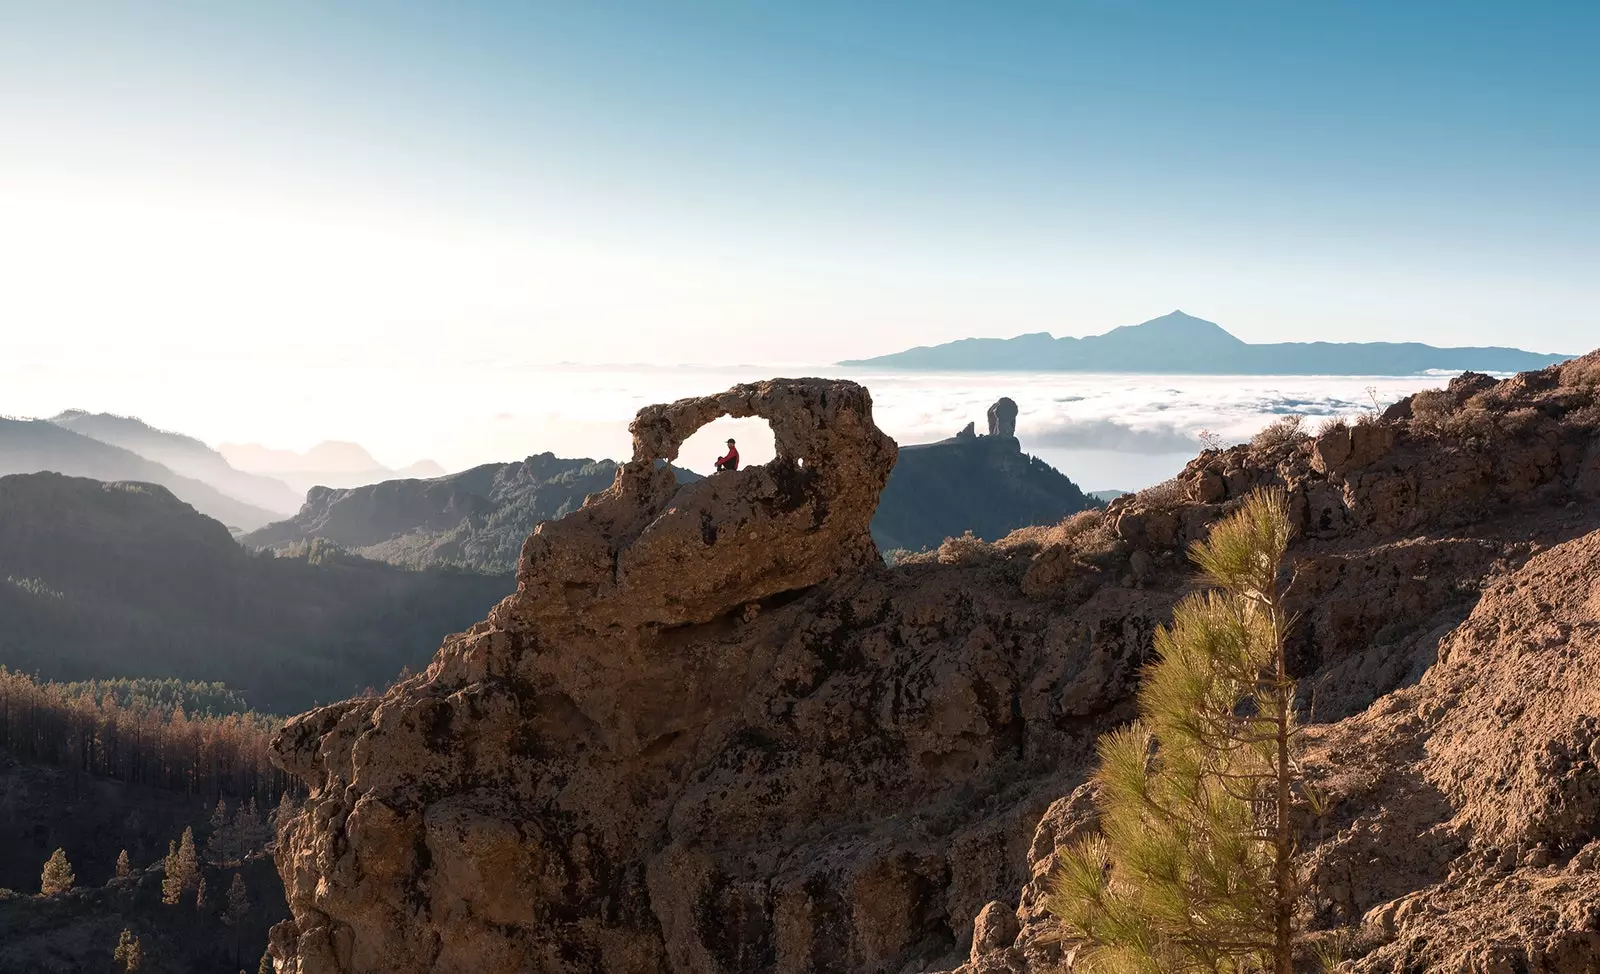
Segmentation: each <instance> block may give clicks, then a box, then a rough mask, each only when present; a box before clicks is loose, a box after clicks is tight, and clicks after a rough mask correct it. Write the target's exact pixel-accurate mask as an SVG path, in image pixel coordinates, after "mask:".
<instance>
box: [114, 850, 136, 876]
mask: <svg viewBox="0 0 1600 974" xmlns="http://www.w3.org/2000/svg"><path fill="white" fill-rule="evenodd" d="M117 878H118V879H132V878H133V863H131V862H129V861H128V850H127V849H123V850H122V851H121V852H119V853H117Z"/></svg>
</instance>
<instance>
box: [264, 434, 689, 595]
mask: <svg viewBox="0 0 1600 974" xmlns="http://www.w3.org/2000/svg"><path fill="white" fill-rule="evenodd" d="M674 474H675V476H677V478H678V482H679V483H690V482H692V481H695V480H699V479H700V475H699V474H696V473H693V472H691V471H688V470H681V469H675V470H674ZM616 476H617V464H616V462H615V461H612V460H590V459H587V458H584V459H575V460H569V459H563V458H561V457H557V456H556V455H555V454H553V453H541V454H538V455H536V456H531V457H528V458H527V459H525V460H518V461H516V462H514V463H489V464H484V465H482V466H478V467H473V468H472V469H471V470H464V471H462V472H461V473H457V474H451V475H450V476H447V477H437V478H434V479H432V480H386V481H384V482H383V483H379V484H371V485H369V486H366V487H352V488H349V489H345V490H335V489H332V488H328V487H314V488H312V489H311V490H310V491H309V492H308V493H307V495H306V503H305V506H304V507H302V508H301V509H300V513H298V514H296V515H295V516H294V517H293V518H290V519H289V520H287V521H280V522H278V523H276V524H269V525H267V526H266V527H264V528H261V529H260V530H258V531H255V532H253V533H251V534H248V535H246V536H245V537H244V538H243V539H242V540H243V542H244V543H245V544H246V545H256V546H260V547H264V548H271V549H274V550H278V551H284V550H294V548H295V546H296V545H303V544H305V543H308V542H310V541H311V540H312V539H316V538H321V539H323V540H326V541H332V542H334V543H336V544H338V545H341V546H343V547H345V548H348V549H350V550H351V551H353V552H355V553H357V554H360V555H363V556H365V557H368V558H374V559H379V560H382V561H387V562H391V563H393V564H396V565H405V566H409V567H420V566H425V565H444V564H449V565H457V566H461V567H465V568H470V569H473V570H477V571H488V572H513V571H515V570H516V567H517V556H518V555H519V554H520V553H521V551H522V542H523V541H525V540H527V537H528V535H530V534H532V533H533V529H534V528H535V527H536V526H538V524H539V522H540V521H547V520H553V519H555V518H559V517H564V516H566V515H567V514H568V513H570V512H571V511H574V510H577V509H578V508H579V507H581V506H583V500H584V498H585V497H587V496H588V495H590V494H593V493H597V492H599V491H602V490H605V489H606V488H607V487H610V486H611V482H612V481H613V480H615V479H616Z"/></svg>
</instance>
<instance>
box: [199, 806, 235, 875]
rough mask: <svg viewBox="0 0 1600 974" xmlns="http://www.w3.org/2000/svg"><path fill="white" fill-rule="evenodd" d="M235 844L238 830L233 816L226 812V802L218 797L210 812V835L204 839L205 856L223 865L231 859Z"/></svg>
mask: <svg viewBox="0 0 1600 974" xmlns="http://www.w3.org/2000/svg"><path fill="white" fill-rule="evenodd" d="M237 846H238V831H237V829H236V828H235V827H234V819H233V817H232V816H231V815H229V814H228V802H227V800H226V799H223V798H218V799H217V807H216V808H215V809H214V810H213V811H212V812H211V835H210V836H209V837H208V838H207V839H206V853H207V856H208V857H209V858H210V859H211V861H212V862H214V863H216V864H217V865H219V866H224V865H227V864H228V863H230V862H232V861H233V858H234V850H235V848H236V847H237Z"/></svg>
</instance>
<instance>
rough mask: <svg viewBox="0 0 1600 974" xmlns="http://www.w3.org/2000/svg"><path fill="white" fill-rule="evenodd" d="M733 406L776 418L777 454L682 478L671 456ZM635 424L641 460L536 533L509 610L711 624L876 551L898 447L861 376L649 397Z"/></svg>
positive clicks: (737, 412)
mask: <svg viewBox="0 0 1600 974" xmlns="http://www.w3.org/2000/svg"><path fill="white" fill-rule="evenodd" d="M724 416H728V417H732V418H735V419H741V418H745V417H751V416H754V417H759V418H761V419H764V420H766V421H767V423H768V425H769V426H770V427H771V429H772V435H773V442H774V447H775V450H776V456H775V458H774V459H773V460H772V462H770V463H766V464H762V465H760V466H755V467H748V468H745V469H743V470H740V471H738V472H737V473H734V474H722V475H718V476H715V477H709V478H707V479H705V480H701V481H696V482H694V483H690V484H679V483H678V482H677V479H676V478H675V477H674V476H673V474H672V471H671V470H670V469H669V467H668V464H670V463H671V462H672V461H673V460H676V459H677V457H678V451H679V449H680V448H681V447H682V445H683V442H684V440H686V439H688V438H689V437H690V436H691V435H693V434H694V432H695V431H696V430H698V429H700V428H701V427H703V426H705V425H706V424H708V423H711V422H713V421H715V420H717V419H720V418H722V417H724ZM629 430H630V431H631V432H632V433H633V457H632V459H630V460H629V461H628V462H627V463H625V464H623V465H622V467H621V468H620V469H619V470H618V471H617V479H616V481H615V482H614V483H613V484H612V486H611V488H610V489H609V490H607V491H605V492H604V493H601V494H597V495H595V496H593V497H590V498H589V500H588V501H587V502H586V503H585V504H584V507H583V509H582V510H580V511H578V512H577V513H576V514H574V515H572V516H570V517H567V518H564V519H562V520H560V521H553V522H547V523H545V524H542V525H540V526H539V528H538V530H536V531H535V532H534V534H533V535H532V536H530V537H529V538H528V541H527V543H526V544H525V545H524V547H523V553H522V561H521V566H520V569H519V572H518V594H517V596H515V597H513V599H512V600H510V601H509V604H506V605H503V606H502V609H503V610H504V611H503V613H502V614H503V615H506V616H508V617H520V618H523V619H528V618H532V617H539V616H545V615H547V614H549V613H562V614H567V613H573V612H581V611H583V610H584V609H585V608H586V607H588V606H590V605H592V604H594V603H595V602H596V601H597V600H602V599H603V600H605V601H606V603H607V606H606V611H607V613H608V615H610V616H612V617H614V618H618V619H619V621H623V622H624V623H625V624H628V625H642V624H656V625H677V624H682V623H686V622H705V621H708V620H710V619H712V618H715V617H716V616H718V615H721V614H722V613H725V612H728V611H730V610H732V609H734V608H736V607H739V606H742V605H744V604H746V603H749V602H753V601H759V600H761V599H764V598H767V597H769V596H772V595H775V594H778V593H780V592H784V591H789V590H793V589H799V588H804V587H807V586H809V585H814V584H816V583H817V582H819V581H822V580H823V579H825V578H828V577H830V576H832V575H834V574H836V573H838V572H839V571H841V570H844V569H846V568H850V567H854V566H861V565H868V564H873V563H875V562H876V561H877V559H878V554H877V548H876V546H875V545H874V544H873V542H872V538H871V535H870V533H869V531H868V528H869V524H870V522H871V520H872V515H873V513H874V511H876V509H877V504H878V495H879V494H880V493H881V492H882V490H883V487H884V484H885V483H887V481H888V479H889V471H890V469H891V468H893V466H894V461H895V456H896V447H895V444H894V441H893V440H891V439H890V438H889V437H888V436H887V435H886V434H884V433H883V431H882V430H880V429H878V427H877V425H876V424H875V423H873V421H872V397H871V395H870V394H869V393H868V392H867V390H866V389H865V388H864V387H863V386H860V385H858V384H856V383H854V382H848V381H844V380H831V379H771V380H768V381H765V382H758V383H749V384H744V385H738V386H734V387H733V388H732V389H729V390H728V391H726V392H723V393H719V394H717V395H712V396H701V397H695V398H690V399H680V400H678V401H677V402H673V403H666V404H663V405H656V406H649V407H646V408H645V409H642V410H640V411H639V414H638V416H637V417H636V418H635V419H634V421H633V423H632V424H630V426H629ZM663 461H664V462H663ZM507 621H510V619H509V618H508V619H507Z"/></svg>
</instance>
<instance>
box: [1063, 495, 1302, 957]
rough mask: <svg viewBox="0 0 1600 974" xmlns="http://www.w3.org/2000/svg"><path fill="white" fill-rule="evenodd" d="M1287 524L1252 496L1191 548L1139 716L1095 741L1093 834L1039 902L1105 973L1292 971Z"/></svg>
mask: <svg viewBox="0 0 1600 974" xmlns="http://www.w3.org/2000/svg"><path fill="white" fill-rule="evenodd" d="M1290 533H1291V532H1290V527H1289V518H1288V509H1287V502H1286V500H1285V498H1284V496H1283V494H1282V493H1281V492H1257V493H1256V494H1253V495H1252V496H1250V497H1249V498H1248V499H1246V501H1245V503H1244V506H1243V507H1242V508H1241V509H1240V510H1238V511H1237V512H1235V513H1234V514H1233V515H1231V516H1229V517H1228V518H1226V519H1225V520H1223V521H1222V522H1221V523H1220V524H1218V525H1217V526H1216V527H1214V528H1213V529H1212V531H1211V534H1210V537H1209V538H1208V539H1207V540H1206V541H1204V542H1201V543H1197V544H1196V545H1195V546H1194V547H1193V548H1192V549H1191V557H1192V558H1193V560H1194V561H1195V563H1196V564H1197V565H1198V566H1199V567H1200V569H1201V571H1202V573H1203V575H1204V577H1205V579H1206V580H1207V581H1209V582H1210V583H1211V584H1212V585H1213V586H1215V588H1214V589H1212V590H1209V591H1205V592H1201V593H1199V594H1196V595H1193V596H1190V597H1189V598H1187V599H1185V600H1184V601H1183V602H1182V603H1180V604H1179V605H1178V607H1177V609H1176V610H1175V611H1174V613H1173V621H1172V625H1171V626H1170V627H1164V628H1162V629H1161V630H1159V631H1158V632H1157V634H1156V641H1155V642H1156V651H1157V654H1158V656H1159V661H1158V662H1156V663H1154V664H1152V665H1151V666H1150V667H1148V668H1147V670H1146V672H1145V674H1144V677H1143V681H1142V685H1141V687H1140V690H1139V713H1140V717H1139V720H1138V721H1136V722H1135V723H1134V724H1133V725H1131V726H1129V727H1127V728H1124V729H1122V730H1119V731H1115V732H1113V733H1111V734H1108V735H1106V737H1104V738H1102V739H1101V742H1100V748H1099V751H1100V758H1101V766H1100V768H1099V770H1098V771H1096V772H1095V774H1094V777H1093V780H1094V782H1095V784H1096V785H1097V786H1098V797H1097V799H1096V801H1097V804H1098V806H1099V811H1100V835H1099V836H1097V837H1095V838H1092V839H1088V840H1085V841H1083V842H1080V843H1079V844H1077V845H1076V846H1074V847H1072V848H1070V849H1069V850H1067V851H1066V854H1065V855H1064V857H1063V859H1062V866H1061V869H1060V871H1059V872H1058V873H1057V878H1056V881H1055V889H1054V891H1053V895H1052V897H1051V900H1050V904H1049V905H1050V908H1051V910H1052V911H1053V912H1054V913H1055V914H1056V915H1057V916H1058V917H1059V918H1060V919H1061V920H1062V922H1063V924H1064V926H1065V927H1066V929H1067V933H1068V936H1069V938H1070V939H1072V940H1075V941H1076V942H1078V943H1079V944H1080V946H1081V949H1080V952H1079V954H1078V961H1077V963H1078V965H1079V966H1078V967H1076V968H1075V969H1081V970H1087V971H1094V972H1104V974H1123V972H1139V974H1181V972H1201V971H1204V972H1207V974H1243V972H1257V971H1273V972H1277V974H1289V972H1290V971H1291V970H1292V963H1291V962H1292V940H1293V935H1294V923H1293V921H1294V907H1295V903H1296V899H1297V896H1298V893H1297V890H1296V887H1295V881H1294V875H1293V872H1292V856H1293V854H1294V840H1293V835H1292V833H1291V831H1290V812H1291V808H1292V805H1293V804H1294V802H1295V801H1296V800H1297V795H1298V796H1299V797H1300V798H1304V799H1308V800H1312V801H1314V800H1315V798H1314V796H1312V795H1311V794H1310V792H1309V789H1307V788H1306V787H1305V784H1304V782H1303V781H1302V780H1301V777H1300V773H1299V770H1298V765H1297V764H1296V761H1295V758H1296V752H1297V751H1298V741H1299V734H1298V730H1299V729H1298V727H1297V726H1296V718H1295V712H1294V681H1293V680H1291V679H1290V678H1289V675H1288V668H1287V661H1286V659H1285V652H1284V637H1285V634H1286V631H1287V629H1288V627H1289V620H1288V618H1287V616H1286V614H1285V612H1284V608H1283V597H1282V592H1281V590H1280V586H1279V582H1278V575H1279V572H1280V568H1281V565H1282V562H1283V557H1284V553H1285V551H1286V550H1287V547H1288V542H1289V537H1290Z"/></svg>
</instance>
